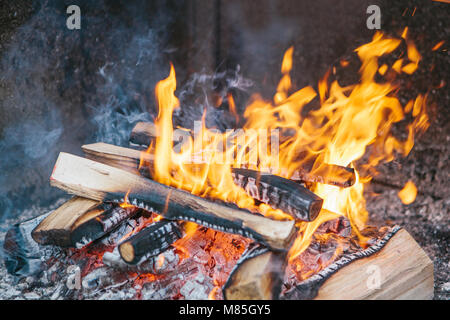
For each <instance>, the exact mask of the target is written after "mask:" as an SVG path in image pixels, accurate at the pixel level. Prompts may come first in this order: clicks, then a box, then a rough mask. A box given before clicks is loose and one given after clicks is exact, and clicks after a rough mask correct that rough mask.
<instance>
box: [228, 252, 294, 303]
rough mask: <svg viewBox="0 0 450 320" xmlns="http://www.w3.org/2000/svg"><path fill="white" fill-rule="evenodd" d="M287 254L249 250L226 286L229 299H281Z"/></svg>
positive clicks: (240, 260)
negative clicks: (279, 297)
mask: <svg viewBox="0 0 450 320" xmlns="http://www.w3.org/2000/svg"><path fill="white" fill-rule="evenodd" d="M285 258H286V254H285V253H283V252H277V253H275V252H272V251H270V250H268V249H267V248H265V247H262V246H258V245H257V246H254V247H250V248H249V249H247V251H246V252H244V254H243V255H242V257H241V259H239V261H238V262H237V264H236V266H235V267H234V269H233V270H232V271H231V273H230V276H229V277H228V280H227V282H226V283H225V285H224V286H223V290H222V291H223V295H224V299H226V300H274V299H278V296H279V293H280V289H281V284H282V282H283V276H284V269H285V260H286V259H285Z"/></svg>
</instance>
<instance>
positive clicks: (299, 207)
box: [232, 168, 323, 221]
mask: <svg viewBox="0 0 450 320" xmlns="http://www.w3.org/2000/svg"><path fill="white" fill-rule="evenodd" d="M232 174H233V177H234V182H235V184H237V185H238V186H240V187H242V188H243V189H244V190H246V192H247V193H248V194H249V195H250V196H251V197H253V198H254V199H257V200H259V201H261V202H264V203H267V204H269V205H270V206H271V207H272V208H275V209H281V210H282V211H284V212H286V213H289V214H290V215H292V216H293V217H294V218H295V219H298V220H303V221H313V220H314V219H315V218H316V217H317V215H318V214H319V212H320V210H321V209H322V203H323V200H322V199H321V198H320V197H319V196H317V195H316V194H315V193H313V192H312V191H310V190H309V189H307V188H305V187H303V186H302V185H300V184H298V183H296V182H294V181H291V180H288V179H285V178H282V177H279V176H275V175H273V174H264V173H260V172H258V171H254V170H248V169H238V168H233V169H232Z"/></svg>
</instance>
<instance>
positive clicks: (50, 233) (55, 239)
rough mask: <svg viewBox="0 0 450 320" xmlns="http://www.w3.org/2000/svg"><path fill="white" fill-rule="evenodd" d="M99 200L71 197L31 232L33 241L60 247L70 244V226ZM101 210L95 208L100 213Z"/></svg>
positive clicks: (97, 203)
mask: <svg viewBox="0 0 450 320" xmlns="http://www.w3.org/2000/svg"><path fill="white" fill-rule="evenodd" d="M99 204H100V202H98V201H95V200H91V199H86V198H81V197H73V198H72V199H70V200H69V201H67V202H65V203H64V204H63V205H62V206H60V207H59V208H58V209H56V210H54V211H53V212H52V213H51V214H50V215H49V216H48V217H46V218H45V219H44V220H42V222H41V223H40V224H39V225H38V226H37V227H36V228H35V229H34V230H33V231H32V232H31V236H32V237H33V239H34V241H36V242H37V243H40V244H56V245H59V246H62V247H68V246H71V245H72V241H71V238H70V235H71V231H72V228H73V226H74V224H75V223H76V221H77V220H79V219H80V218H82V217H83V215H85V214H86V213H87V212H89V211H90V210H92V209H94V208H95V207H97V206H98V205H99ZM102 211H103V210H96V212H98V214H100V213H101V212H102Z"/></svg>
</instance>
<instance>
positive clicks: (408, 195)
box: [398, 181, 417, 204]
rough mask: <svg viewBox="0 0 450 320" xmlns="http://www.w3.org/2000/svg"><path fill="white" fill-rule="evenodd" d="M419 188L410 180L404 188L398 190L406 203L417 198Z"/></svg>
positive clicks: (399, 195) (401, 198)
mask: <svg viewBox="0 0 450 320" xmlns="http://www.w3.org/2000/svg"><path fill="white" fill-rule="evenodd" d="M416 196H417V188H416V186H415V184H414V183H413V182H412V181H408V182H407V183H406V184H405V186H404V187H403V189H402V190H400V191H399V192H398V197H399V198H400V200H402V202H403V203H404V204H411V203H413V202H414V200H416Z"/></svg>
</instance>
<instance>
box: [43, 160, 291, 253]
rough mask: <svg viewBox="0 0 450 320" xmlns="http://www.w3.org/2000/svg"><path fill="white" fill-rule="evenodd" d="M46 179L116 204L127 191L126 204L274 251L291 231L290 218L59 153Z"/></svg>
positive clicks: (287, 240) (288, 239)
mask: <svg viewBox="0 0 450 320" xmlns="http://www.w3.org/2000/svg"><path fill="white" fill-rule="evenodd" d="M50 184H51V185H52V186H55V187H58V188H60V189H63V190H65V191H67V192H69V193H73V194H76V195H78V196H81V197H86V198H89V199H93V200H97V201H110V202H116V203H121V202H123V201H124V200H125V198H126V196H127V195H128V199H129V202H130V203H131V204H132V205H134V206H137V207H140V208H143V209H146V210H149V211H153V212H157V213H159V214H161V215H162V216H163V217H164V218H167V219H170V220H186V221H193V222H196V223H198V224H201V225H204V226H206V227H210V228H213V229H216V230H219V231H223V232H229V233H237V234H241V235H244V236H246V237H249V238H252V239H254V240H256V241H258V242H261V243H264V244H266V245H268V246H270V247H271V248H273V249H277V250H285V249H286V247H287V246H288V244H289V243H290V242H291V240H292V239H293V237H294V235H295V233H296V232H295V230H296V229H295V227H294V223H295V222H294V221H293V220H292V221H276V220H271V219H268V218H266V217H263V216H261V215H258V214H253V213H251V212H250V211H248V210H245V209H240V208H237V207H234V206H231V205H226V204H224V203H222V202H213V201H209V200H207V199H204V198H200V197H197V196H195V195H192V194H190V193H188V192H185V191H183V190H179V189H175V188H172V187H169V186H166V185H163V184H160V183H157V182H155V181H152V180H149V179H146V178H143V177H140V176H137V175H135V174H133V173H130V172H127V171H124V170H122V169H118V168H115V167H111V166H108V165H105V164H102V163H99V162H95V161H92V160H89V159H85V158H81V157H78V156H75V155H71V154H68V153H63V152H61V153H60V154H59V157H58V159H57V161H56V164H55V167H54V169H53V173H52V176H51V177H50Z"/></svg>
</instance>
